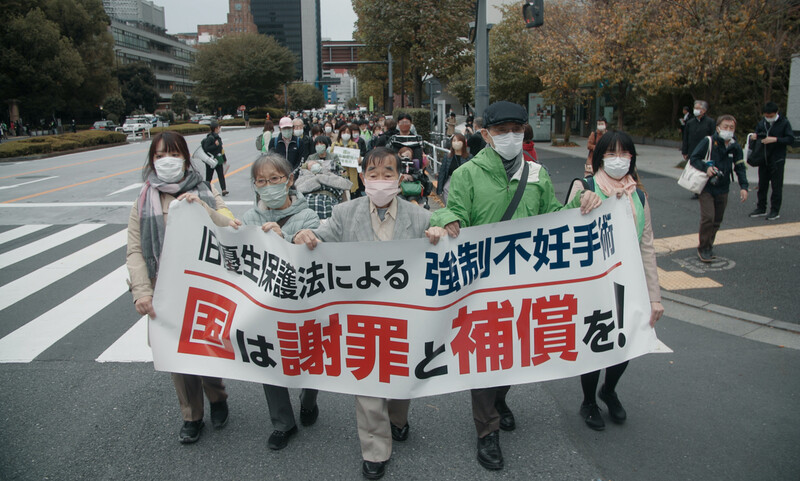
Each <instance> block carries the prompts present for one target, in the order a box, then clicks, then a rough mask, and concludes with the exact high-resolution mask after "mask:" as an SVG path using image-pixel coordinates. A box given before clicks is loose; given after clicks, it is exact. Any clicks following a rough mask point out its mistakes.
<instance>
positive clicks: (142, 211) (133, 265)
mask: <svg viewBox="0 0 800 481" xmlns="http://www.w3.org/2000/svg"><path fill="white" fill-rule="evenodd" d="M189 159H190V155H189V147H188V146H187V145H186V140H185V139H184V138H183V137H182V136H181V135H180V134H177V133H175V132H162V133H160V134H157V135H155V136H154V137H153V141H152V142H151V144H150V151H149V152H148V155H147V162H146V163H145V165H144V168H143V169H142V175H143V177H144V185H143V186H142V190H141V191H140V192H139V196H138V198H137V200H136V202H135V203H134V206H133V208H132V209H131V214H130V218H129V220H128V252H127V262H126V264H127V267H128V273H129V275H130V283H131V293H132V294H133V301H134V306H135V307H136V312H138V313H139V314H140V315H148V316H150V317H151V318H155V317H156V312H155V311H154V310H153V291H154V288H155V282H156V275H157V273H158V263H159V258H160V256H161V248H162V246H163V244H164V233H165V230H166V224H167V223H166V217H167V214H168V211H169V204H170V202H172V201H173V200H175V199H176V198H177V199H178V200H186V201H187V202H199V203H200V204H201V205H202V206H203V207H205V209H206V212H207V213H208V215H209V216H210V217H211V220H212V221H213V222H214V223H215V224H216V225H218V226H230V227H233V228H237V227H238V226H239V225H241V222H239V221H238V220H235V219H234V218H233V214H232V213H231V212H230V210H228V208H227V207H226V206H225V202H223V200H222V197H221V196H220V195H219V192H217V191H216V190H215V189H214V188H213V187H210V185H209V184H208V183H206V182H205V181H203V178H202V177H201V176H200V174H198V173H197V172H196V171H195V170H194V169H193V168H192V166H191V163H190V162H189ZM172 380H173V382H174V384H175V390H176V391H177V393H178V401H179V402H180V405H181V414H182V415H183V421H184V422H183V426H182V427H181V430H180V434H179V439H180V441H181V442H182V443H193V442H195V441H197V439H198V438H199V437H200V432H201V430H202V428H203V392H204V391H205V393H206V396H207V397H208V400H209V402H210V403H211V422H212V423H213V425H214V427H221V426H223V425H224V424H225V422H226V421H227V419H228V405H227V401H226V399H227V397H228V395H227V394H226V392H225V386H224V385H223V384H222V380H221V379H219V378H214V377H206V376H195V375H188V374H172Z"/></svg>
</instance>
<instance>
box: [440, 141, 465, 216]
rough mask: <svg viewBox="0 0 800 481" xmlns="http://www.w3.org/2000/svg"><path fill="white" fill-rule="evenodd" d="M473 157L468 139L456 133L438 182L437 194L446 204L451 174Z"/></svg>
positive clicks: (443, 162)
mask: <svg viewBox="0 0 800 481" xmlns="http://www.w3.org/2000/svg"><path fill="white" fill-rule="evenodd" d="M471 158H472V156H471V155H470V154H469V149H467V139H466V138H465V137H464V136H463V135H461V134H454V135H453V137H452V139H451V140H450V152H449V153H448V154H447V156H446V157H445V158H444V160H443V161H442V166H441V168H440V169H439V178H438V179H437V182H436V194H437V195H439V196H440V197H441V198H442V203H443V204H444V205H447V195H448V194H449V193H450V176H452V175H453V172H455V171H456V169H457V168H459V167H461V165H463V164H465V163H467V162H469V159H471Z"/></svg>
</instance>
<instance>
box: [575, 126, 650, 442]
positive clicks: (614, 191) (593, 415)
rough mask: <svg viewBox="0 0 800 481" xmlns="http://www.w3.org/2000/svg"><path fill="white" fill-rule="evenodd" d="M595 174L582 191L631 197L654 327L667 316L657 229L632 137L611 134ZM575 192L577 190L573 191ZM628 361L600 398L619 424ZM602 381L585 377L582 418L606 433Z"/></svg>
mask: <svg viewBox="0 0 800 481" xmlns="http://www.w3.org/2000/svg"><path fill="white" fill-rule="evenodd" d="M591 159H592V170H593V171H594V172H595V175H594V177H592V176H590V177H587V178H586V179H584V180H583V181H582V184H583V186H582V188H583V189H586V190H590V191H593V192H595V193H596V194H597V195H599V196H600V197H601V198H602V199H606V198H608V197H611V196H617V198H621V197H623V196H625V197H627V198H628V200H630V202H631V207H632V208H633V216H634V220H635V222H636V231H637V235H638V237H639V250H640V251H641V255H642V264H643V266H644V274H645V282H646V283H647V292H648V295H649V297H650V308H651V312H650V326H651V327H654V326H655V324H656V321H658V320H659V319H660V318H661V316H662V314H663V313H664V306H663V305H661V288H660V287H659V284H658V268H657V265H656V251H655V247H653V226H652V220H651V217H650V206H649V204H648V203H647V195H646V194H645V192H644V191H643V190H642V188H641V184H640V183H639V176H638V174H637V172H636V148H635V146H634V144H633V140H632V139H631V137H630V136H629V135H628V134H626V133H625V132H609V133H606V134H605V135H603V136H602V137H601V138H600V140H599V141H598V142H597V145H596V146H595V149H594V152H593V153H592V158H591ZM573 190H574V189H573ZM627 367H628V361H625V362H623V363H620V364H617V365H615V366H610V367H608V368H606V380H605V383H604V384H603V386H601V387H600V391H599V392H597V395H598V396H599V397H600V399H601V400H602V401H603V402H604V403H605V404H606V406H607V407H608V414H609V417H610V418H611V420H612V421H614V422H615V423H617V424H621V423H624V422H625V419H626V418H627V413H626V412H625V408H623V407H622V403H620V401H619V398H618V397H617V393H616V387H617V383H618V382H619V380H620V378H621V377H622V374H623V373H624V372H625V368H627ZM599 381H600V371H599V370H598V371H593V372H589V373H586V374H583V375H581V387H582V389H583V403H582V404H581V408H580V414H581V416H582V417H583V419H584V421H585V422H586V425H587V426H589V427H590V428H592V429H594V430H595V431H602V430H603V429H605V422H604V421H603V418H602V417H601V416H600V408H599V407H598V405H597V400H596V398H595V392H596V391H597V384H598V382H599Z"/></svg>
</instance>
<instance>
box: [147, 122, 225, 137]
mask: <svg viewBox="0 0 800 481" xmlns="http://www.w3.org/2000/svg"><path fill="white" fill-rule="evenodd" d="M166 130H169V131H172V132H177V133H179V134H181V135H187V134H207V133H209V132H211V127H209V126H208V125H200V124H178V125H170V126H169V127H155V128H153V129H150V135H155V134H157V133H159V132H164V131H166Z"/></svg>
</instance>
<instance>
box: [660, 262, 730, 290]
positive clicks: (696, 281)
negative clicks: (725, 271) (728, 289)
mask: <svg viewBox="0 0 800 481" xmlns="http://www.w3.org/2000/svg"><path fill="white" fill-rule="evenodd" d="M658 283H659V285H661V288H662V289H666V290H668V291H675V290H683V289H707V288H710V287H722V284H720V283H719V282H717V281H715V280H714V279H711V278H708V277H693V276H692V275H690V274H687V273H685V272H683V271H665V270H664V269H662V268H660V267H659V268H658Z"/></svg>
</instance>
